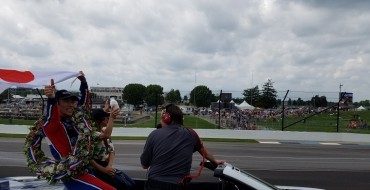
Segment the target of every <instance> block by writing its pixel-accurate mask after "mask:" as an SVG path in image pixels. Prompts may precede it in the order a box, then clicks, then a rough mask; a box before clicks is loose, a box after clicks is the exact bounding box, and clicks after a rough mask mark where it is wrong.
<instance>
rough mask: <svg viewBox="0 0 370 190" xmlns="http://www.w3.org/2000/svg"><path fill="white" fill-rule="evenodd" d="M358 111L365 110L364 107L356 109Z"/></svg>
mask: <svg viewBox="0 0 370 190" xmlns="http://www.w3.org/2000/svg"><path fill="white" fill-rule="evenodd" d="M356 110H365V108H364V106H360V107H358V108H356Z"/></svg>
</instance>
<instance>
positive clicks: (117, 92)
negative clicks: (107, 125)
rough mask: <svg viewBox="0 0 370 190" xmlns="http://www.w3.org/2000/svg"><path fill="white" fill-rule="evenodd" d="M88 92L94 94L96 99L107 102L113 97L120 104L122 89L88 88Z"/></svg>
mask: <svg viewBox="0 0 370 190" xmlns="http://www.w3.org/2000/svg"><path fill="white" fill-rule="evenodd" d="M90 92H91V93H94V94H96V98H99V99H103V100H107V99H109V98H110V97H114V98H115V99H116V100H118V101H119V102H122V92H123V88H118V87H95V86H92V87H90Z"/></svg>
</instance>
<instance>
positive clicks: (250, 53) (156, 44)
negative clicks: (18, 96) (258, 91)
mask: <svg viewBox="0 0 370 190" xmlns="http://www.w3.org/2000/svg"><path fill="white" fill-rule="evenodd" d="M347 2H348V1H325V3H323V2H322V1H304V0H302V1H299V0H298V1H297V0H295V1H289V0H287V1H275V0H263V1H260V0H255V1H244V0H237V1H230V2H229V1H226V0H214V1H210V0H190V1H170V0H167V1H166V0H164V1H152V0H138V1H128V0H96V1H93V2H91V1H89V0H74V1H71V0H60V1H56V0H54V1H46V0H39V1H36V0H35V1H21V0H4V1H3V2H2V6H1V7H0V27H1V28H2V30H1V31H0V36H1V37H0V44H1V45H0V67H1V68H9V69H18V70H50V71H51V70H72V71H76V70H83V71H84V72H85V73H86V75H87V78H88V80H89V82H90V86H94V85H96V84H97V83H99V84H100V86H119V87H124V86H125V85H127V84H129V83H141V84H144V85H149V84H159V85H161V86H163V87H164V90H167V91H169V90H170V89H179V90H180V91H182V92H189V91H190V90H191V89H192V88H193V87H194V86H195V85H206V86H208V87H209V88H210V89H211V90H213V91H214V92H216V93H218V92H219V90H221V89H223V91H227V90H228V91H230V92H233V93H234V96H241V93H242V91H243V90H244V89H247V88H251V87H254V86H255V85H259V87H260V88H261V87H262V85H263V84H264V83H265V82H267V79H272V81H274V82H275V83H274V87H275V88H276V89H277V90H278V91H279V93H280V94H279V96H284V95H285V92H286V90H290V91H291V94H290V96H292V97H296V96H303V95H304V94H306V95H307V94H308V95H307V96H308V97H310V96H311V95H316V94H320V95H324V94H325V95H327V96H328V97H329V98H328V99H329V100H332V101H335V98H337V97H338V92H339V84H343V87H342V91H351V92H353V93H354V100H355V101H360V100H365V99H370V93H369V92H368V89H369V87H370V82H369V80H367V77H368V76H369V74H370V69H369V68H368V65H369V58H370V56H369V55H370V45H369V43H368V41H369V35H368V34H369V32H370V31H369V30H370V29H369V28H370V27H369V26H368V24H367V23H368V21H369V19H370V6H369V3H368V2H367V1H356V2H350V3H347ZM67 83H68V82H66V84H61V85H62V86H63V85H64V86H65V87H66V88H68V87H70V83H68V84H67ZM75 86H76V85H74V86H73V88H76V87H75ZM302 91H304V92H305V93H303V95H302V93H301V94H299V93H298V92H302ZM281 94H282V95H281ZM298 94H299V95H298ZM184 95H186V94H182V96H184Z"/></svg>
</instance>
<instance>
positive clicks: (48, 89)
mask: <svg viewBox="0 0 370 190" xmlns="http://www.w3.org/2000/svg"><path fill="white" fill-rule="evenodd" d="M44 94H45V96H46V97H48V98H55V85H54V79H51V80H50V85H46V86H45V87H44Z"/></svg>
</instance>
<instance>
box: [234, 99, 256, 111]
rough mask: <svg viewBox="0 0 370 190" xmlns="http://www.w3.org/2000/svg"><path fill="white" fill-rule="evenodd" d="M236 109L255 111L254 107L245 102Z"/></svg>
mask: <svg viewBox="0 0 370 190" xmlns="http://www.w3.org/2000/svg"><path fill="white" fill-rule="evenodd" d="M236 107H237V108H239V109H241V110H253V109H254V106H251V105H249V104H248V103H247V102H246V101H245V100H244V101H243V102H242V103H241V104H239V105H237V106H236Z"/></svg>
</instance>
